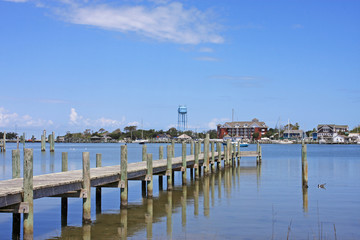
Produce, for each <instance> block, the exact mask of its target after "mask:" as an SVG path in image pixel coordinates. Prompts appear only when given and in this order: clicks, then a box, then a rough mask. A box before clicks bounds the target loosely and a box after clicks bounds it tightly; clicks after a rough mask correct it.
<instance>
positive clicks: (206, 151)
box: [204, 134, 210, 175]
mask: <svg viewBox="0 0 360 240" xmlns="http://www.w3.org/2000/svg"><path fill="white" fill-rule="evenodd" d="M209 136H210V135H209V134H206V137H205V141H204V166H205V167H204V175H206V174H208V173H209V172H210V164H209V155H210V154H209Z"/></svg>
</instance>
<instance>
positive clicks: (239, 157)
mask: <svg viewBox="0 0 360 240" xmlns="http://www.w3.org/2000/svg"><path fill="white" fill-rule="evenodd" d="M240 144H241V143H240V141H239V142H238V158H237V161H238V166H240V159H241V155H240V154H241V153H240V150H241V149H240Z"/></svg>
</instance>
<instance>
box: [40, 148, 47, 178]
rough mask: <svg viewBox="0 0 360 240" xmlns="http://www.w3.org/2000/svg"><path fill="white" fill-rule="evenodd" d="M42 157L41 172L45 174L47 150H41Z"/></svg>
mask: <svg viewBox="0 0 360 240" xmlns="http://www.w3.org/2000/svg"><path fill="white" fill-rule="evenodd" d="M40 159H41V173H42V174H45V173H46V152H41V155H40Z"/></svg>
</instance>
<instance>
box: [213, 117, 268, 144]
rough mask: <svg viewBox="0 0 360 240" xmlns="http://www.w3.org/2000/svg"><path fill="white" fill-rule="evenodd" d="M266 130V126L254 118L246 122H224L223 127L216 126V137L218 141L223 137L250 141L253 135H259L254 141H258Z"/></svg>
mask: <svg viewBox="0 0 360 240" xmlns="http://www.w3.org/2000/svg"><path fill="white" fill-rule="evenodd" d="M267 130H268V127H267V126H266V124H265V123H264V122H260V121H259V120H258V119H256V118H254V119H253V120H252V121H248V122H226V123H224V124H223V125H221V124H218V125H217V135H218V138H220V139H222V138H224V136H225V135H229V136H230V137H231V138H237V139H252V138H253V134H254V133H259V136H258V137H257V138H256V139H260V138H261V136H263V135H265V134H266V133H267Z"/></svg>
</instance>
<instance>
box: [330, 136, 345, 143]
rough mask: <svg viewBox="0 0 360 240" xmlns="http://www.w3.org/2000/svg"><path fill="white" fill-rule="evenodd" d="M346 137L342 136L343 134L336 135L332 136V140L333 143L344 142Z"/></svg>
mask: <svg viewBox="0 0 360 240" xmlns="http://www.w3.org/2000/svg"><path fill="white" fill-rule="evenodd" d="M345 139H346V137H345V136H342V135H336V136H334V137H333V138H332V142H333V143H344V142H345Z"/></svg>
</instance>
